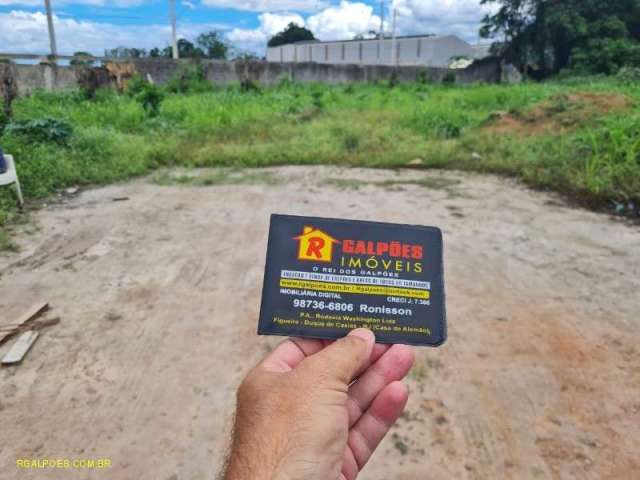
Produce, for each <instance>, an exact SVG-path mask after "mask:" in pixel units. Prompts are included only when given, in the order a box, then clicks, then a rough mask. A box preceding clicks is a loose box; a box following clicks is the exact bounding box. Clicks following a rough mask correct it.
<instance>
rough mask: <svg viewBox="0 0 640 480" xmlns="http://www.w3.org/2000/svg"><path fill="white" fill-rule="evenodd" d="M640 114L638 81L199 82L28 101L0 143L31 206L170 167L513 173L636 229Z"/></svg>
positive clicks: (0, 213)
mask: <svg viewBox="0 0 640 480" xmlns="http://www.w3.org/2000/svg"><path fill="white" fill-rule="evenodd" d="M639 101H640V74H638V72H635V73H634V71H631V72H626V73H625V72H623V74H621V75H619V76H617V77H613V78H605V77H589V78H578V79H568V80H565V81H554V82H548V83H541V84H523V85H514V86H508V85H507V86H501V85H474V86H467V87H462V86H453V85H429V84H425V83H414V84H408V85H399V86H396V85H393V83H380V84H375V85H350V86H339V87H328V86H323V85H294V84H290V83H288V82H283V83H282V84H281V85H280V86H279V87H276V88H270V89H264V90H263V89H260V88H258V87H255V86H254V85H251V84H246V85H244V86H238V87H233V88H227V89H218V90H215V89H214V87H213V86H212V85H211V84H209V83H207V82H205V81H203V80H201V79H200V78H199V77H198V72H197V70H193V71H185V72H184V74H183V75H182V76H181V77H179V78H177V79H175V80H174V81H172V82H171V83H170V84H169V85H168V86H166V87H162V88H159V87H155V86H150V85H148V84H145V83H144V82H141V81H139V80H137V81H134V82H132V83H130V85H129V89H128V91H127V92H126V93H123V94H118V93H116V92H113V91H107V90H105V91H98V92H97V93H96V96H95V98H93V99H88V98H87V92H68V93H55V94H51V93H43V92H40V93H36V94H34V95H33V96H31V97H26V98H20V99H18V100H17V101H16V102H15V103H14V118H13V120H12V122H10V123H8V124H7V126H6V128H5V129H4V133H3V134H2V136H0V144H1V145H2V146H3V147H4V149H5V151H8V152H10V153H13V154H15V156H16V159H17V162H18V169H19V172H20V174H21V176H22V180H23V183H24V189H25V193H26V195H27V197H28V198H29V199H31V200H35V199H39V198H45V197H47V196H49V195H51V194H52V193H55V192H57V191H60V190H61V189H64V188H65V187H73V186H76V185H88V184H108V183H112V182H114V181H120V180H123V179H126V178H130V177H132V176H136V175H143V174H146V173H148V172H150V171H152V170H154V169H157V168H158V167H161V166H200V167H215V166H235V167H247V166H274V165H292V164H293V165H309V164H323V165H327V164H328V165H342V166H360V167H362V166H366V167H377V168H397V167H406V166H411V167H413V168H417V169H426V168H439V169H459V170H473V171H479V172H493V173H499V174H504V175H507V176H512V177H516V178H519V179H521V180H522V181H524V182H526V183H528V184H529V185H532V186H534V187H540V188H545V189H551V190H555V191H559V192H561V193H563V194H564V195H565V196H566V197H569V198H571V199H572V200H575V201H578V202H581V203H583V204H587V205H588V206H590V207H594V208H597V209H604V210H607V211H615V212H616V213H618V214H622V215H628V216H638V215H640V207H639V205H640V108H638V107H639V105H640V104H639V103H638V102H639ZM3 123H4V122H3V119H2V118H0V130H1V129H2V125H3ZM0 133H1V132H0ZM13 204H14V200H13V198H11V197H10V195H9V193H8V191H7V189H2V190H1V191H0V249H2V248H3V247H4V248H9V247H11V245H12V244H11V241H10V236H9V235H8V234H7V226H10V225H12V224H13V223H14V222H15V220H16V218H15V215H14V213H15V211H14V210H13V207H12V205H13ZM17 220H19V219H17Z"/></svg>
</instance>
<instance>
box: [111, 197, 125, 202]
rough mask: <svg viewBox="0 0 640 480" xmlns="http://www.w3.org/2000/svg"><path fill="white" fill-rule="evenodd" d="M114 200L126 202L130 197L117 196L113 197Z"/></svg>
mask: <svg viewBox="0 0 640 480" xmlns="http://www.w3.org/2000/svg"><path fill="white" fill-rule="evenodd" d="M112 200H113V201H114V202H126V201H127V200H129V197H116V198H112Z"/></svg>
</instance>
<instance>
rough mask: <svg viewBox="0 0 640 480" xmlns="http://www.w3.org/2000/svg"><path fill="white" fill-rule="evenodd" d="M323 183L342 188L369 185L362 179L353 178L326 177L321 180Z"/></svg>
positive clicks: (357, 187)
mask: <svg viewBox="0 0 640 480" xmlns="http://www.w3.org/2000/svg"><path fill="white" fill-rule="evenodd" d="M322 183H323V185H329V186H332V187H336V188H339V189H342V190H358V189H360V187H364V186H366V185H370V183H369V182H365V181H364V180H356V179H354V178H326V179H324V180H323V181H322Z"/></svg>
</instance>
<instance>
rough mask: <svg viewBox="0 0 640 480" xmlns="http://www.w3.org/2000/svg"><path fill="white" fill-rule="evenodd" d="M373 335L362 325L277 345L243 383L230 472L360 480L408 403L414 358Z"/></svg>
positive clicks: (240, 477)
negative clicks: (341, 334)
mask: <svg viewBox="0 0 640 480" xmlns="http://www.w3.org/2000/svg"><path fill="white" fill-rule="evenodd" d="M374 343H375V337H374V335H373V333H372V332H371V331H369V330H366V329H358V330H354V331H352V332H351V333H350V334H349V335H348V336H347V337H345V338H342V339H340V340H337V341H335V342H329V341H322V340H308V339H290V340H287V341H285V342H283V343H282V344H280V345H279V346H278V347H277V348H276V349H275V350H274V351H273V352H271V353H270V354H269V355H268V356H267V358H265V359H264V360H263V361H262V362H261V363H260V364H259V365H258V366H256V367H255V368H254V369H253V370H252V371H251V372H250V373H249V374H248V375H247V377H246V378H245V380H244V381H243V383H242V385H241V386H240V388H239V389H238V405H237V411H236V421H235V431H234V439H233V444H232V448H231V452H230V456H229V461H228V466H227V470H226V474H225V477H224V478H225V480H303V479H304V480H334V479H335V480H338V479H340V480H354V479H355V478H356V477H357V476H358V473H359V472H360V470H362V468H363V467H364V465H365V463H366V462H367V461H368V460H369V458H370V457H371V455H372V453H373V452H374V450H375V449H376V447H377V446H378V444H379V443H380V441H381V440H382V439H383V438H384V436H385V435H386V433H387V432H388V431H389V428H391V426H392V425H393V424H394V423H395V421H396V420H397V419H398V417H399V416H400V414H401V413H402V411H403V410H404V407H405V405H406V403H407V399H408V391H407V388H406V386H405V385H403V384H402V383H401V382H400V380H402V379H403V378H404V377H405V376H406V375H407V373H408V372H409V370H410V369H411V366H412V365H413V361H414V355H413V351H412V349H411V348H410V347H407V346H404V345H393V346H391V347H389V346H388V345H374ZM354 379H357V380H356V381H355V382H354V383H353V384H351V383H352V381H353V380H354ZM350 384H351V385H350Z"/></svg>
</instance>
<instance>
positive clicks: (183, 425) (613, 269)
mask: <svg viewBox="0 0 640 480" xmlns="http://www.w3.org/2000/svg"><path fill="white" fill-rule="evenodd" d="M264 172H265V171H262V172H258V173H256V172H251V173H249V174H243V173H238V174H233V175H231V176H229V177H226V176H224V175H223V176H222V177H221V176H220V175H218V174H213V176H211V175H212V174H209V173H204V174H203V175H204V177H202V178H204V180H202V181H200V182H190V181H188V179H187V180H185V179H184V178H183V179H181V180H180V182H181V183H183V185H172V183H173V181H171V180H170V179H171V178H173V177H170V176H165V177H163V178H164V180H163V181H162V182H161V183H164V184H167V183H168V184H169V185H168V186H167V185H158V184H157V182H156V183H154V182H153V181H152V180H151V179H144V180H139V181H136V182H133V183H129V184H124V185H118V186H112V187H108V188H101V189H96V190H90V191H85V192H82V193H81V194H80V195H79V196H78V197H76V198H72V199H69V200H67V201H65V202H63V203H62V204H60V205H53V206H50V207H48V208H46V209H43V210H41V211H40V212H38V213H37V214H36V215H35V218H34V221H35V223H36V225H38V226H39V227H40V230H39V232H37V233H35V234H33V235H31V236H27V235H23V236H21V237H19V238H18V241H19V243H20V244H21V245H22V251H21V253H17V254H10V255H8V256H0V275H1V277H0V312H2V316H3V320H6V319H10V318H13V317H15V316H17V315H18V314H20V313H21V312H22V311H23V310H25V309H26V308H27V307H28V306H29V305H30V304H31V303H32V302H34V301H35V300H39V299H46V300H48V301H49V302H51V304H52V306H53V307H54V309H53V311H52V312H51V313H50V314H49V315H50V316H60V317H61V318H62V322H61V323H60V324H59V325H57V326H55V327H51V328H49V329H47V330H45V331H44V332H43V334H42V337H41V338H40V339H39V340H38V342H37V343H36V344H35V346H34V348H33V350H32V351H31V352H30V353H29V355H28V357H27V358H26V360H25V361H24V363H23V364H22V365H20V366H18V367H11V368H2V369H0V392H1V394H0V472H2V473H0V477H1V478H2V479H62V478H64V479H65V480H74V479H109V480H120V479H131V480H145V479H150V480H200V479H211V478H213V477H214V474H215V472H216V471H217V470H218V469H219V467H220V464H221V461H222V458H223V455H224V448H225V445H226V442H227V437H228V434H229V426H230V415H231V413H232V409H233V404H234V389H235V387H236V386H237V384H238V382H239V381H240V379H241V378H242V376H243V374H244V372H246V370H247V369H248V368H249V367H250V366H251V365H252V364H254V363H255V362H256V361H257V360H258V359H259V358H260V357H261V356H262V355H263V354H264V353H265V352H266V351H268V350H269V349H270V348H272V346H273V345H275V344H276V342H278V340H277V339H271V338H259V337H257V336H256V335H255V330H256V322H257V314H258V306H259V297H260V291H261V281H262V274H263V265H264V254H265V246H266V235H267V226H268V220H269V214H270V213H272V212H279V213H290V214H301V215H317V216H332V217H346V218H356V219H371V220H379V221H389V222H403V223H415V224H425V225H437V226H440V227H441V228H443V230H444V232H445V248H446V258H445V264H446V278H447V288H448V292H447V294H448V297H447V299H448V311H449V322H450V324H449V329H450V332H449V341H448V343H447V345H446V346H445V347H443V348H441V349H438V350H426V349H422V350H419V353H418V363H417V366H416V367H415V369H414V371H413V373H412V374H411V378H410V380H409V384H410V389H411V399H410V402H409V405H408V411H407V413H406V415H405V416H404V417H403V418H402V420H401V421H400V422H399V424H398V426H397V427H396V428H395V429H394V431H393V432H394V433H393V435H392V436H389V437H388V438H387V439H386V440H385V443H384V445H383V446H382V448H380V450H379V451H378V453H377V454H376V456H375V457H374V459H373V460H372V462H371V463H370V464H369V465H368V466H367V467H366V469H365V472H364V474H363V475H362V478H363V479H365V480H387V479H396V480H404V479H406V480H409V479H412V480H413V479H416V480H417V479H420V480H422V479H435V480H439V479H442V480H444V479H447V480H448V479H491V480H493V479H503V478H505V479H571V478H580V479H617V480H619V479H638V478H640V456H639V455H638V445H640V315H639V313H638V312H640V294H639V292H640V229H638V228H637V227H631V226H627V225H624V224H622V223H621V222H618V221H615V220H612V219H610V218H608V217H606V216H603V215H598V214H594V213H590V212H586V211H582V210H576V209H573V208H570V207H568V206H565V205H563V204H562V202H560V201H559V200H558V199H556V198H555V197H552V196H550V195H547V194H543V193H537V192H531V191H528V190H526V189H524V188H522V187H519V186H517V185H516V184H515V183H513V182H511V181H508V180H504V179H500V178H496V177H484V176H477V175H473V176H471V175H466V174H456V173H451V172H448V173H418V172H412V171H405V172H403V173H395V172H390V171H370V170H346V169H338V168H330V167H324V168H302V167H289V168H278V169H271V170H269V171H268V172H269V173H264ZM207 175H209V176H208V177H207ZM167 179H169V181H167ZM194 183H201V184H204V185H209V186H196V185H195V184H194ZM114 197H129V201H123V202H113V201H112V199H113V198H114ZM8 347H9V345H6V344H5V345H3V346H2V347H0V354H4V352H5V351H6V350H7V349H8ZM24 457H26V458H62V459H77V458H81V459H86V458H94V459H95V458H108V459H111V460H112V462H113V466H112V467H111V468H110V469H109V470H102V471H100V470H54V471H52V470H38V471H33V470H29V471H22V470H18V469H17V468H16V459H17V458H24Z"/></svg>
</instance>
